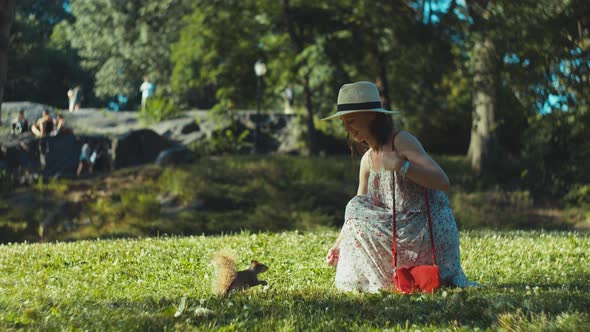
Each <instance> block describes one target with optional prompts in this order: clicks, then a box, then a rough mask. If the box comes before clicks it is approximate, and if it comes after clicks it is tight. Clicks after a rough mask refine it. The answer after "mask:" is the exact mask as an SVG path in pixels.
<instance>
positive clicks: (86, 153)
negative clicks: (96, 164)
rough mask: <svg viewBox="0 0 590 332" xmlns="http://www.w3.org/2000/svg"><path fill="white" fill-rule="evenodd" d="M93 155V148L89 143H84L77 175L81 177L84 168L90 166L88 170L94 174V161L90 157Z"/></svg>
mask: <svg viewBox="0 0 590 332" xmlns="http://www.w3.org/2000/svg"><path fill="white" fill-rule="evenodd" d="M91 156H92V148H91V147H90V144H89V143H84V144H82V149H81V150H80V162H79V163H78V169H77V170H76V176H78V177H80V174H82V171H83V170H84V168H86V167H87V168H88V172H89V173H90V174H92V162H91V160H90V157H91Z"/></svg>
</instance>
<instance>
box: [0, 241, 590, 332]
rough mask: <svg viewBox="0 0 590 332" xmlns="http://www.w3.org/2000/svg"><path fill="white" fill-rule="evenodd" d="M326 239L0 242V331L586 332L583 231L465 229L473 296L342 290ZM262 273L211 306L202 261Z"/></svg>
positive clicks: (589, 266)
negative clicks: (232, 260)
mask: <svg viewBox="0 0 590 332" xmlns="http://www.w3.org/2000/svg"><path fill="white" fill-rule="evenodd" d="M336 235H337V233H336V232H334V231H326V232H322V231H316V232H306V233H302V232H296V231H295V232H293V231H292V232H283V233H275V234H272V233H252V234H251V233H241V234H237V235H226V236H211V237H206V236H195V237H170V238H165V237H164V238H163V237H160V238H143V239H117V240H94V241H78V242H67V243H53V244H49V243H45V244H10V245H3V246H0V330H17V329H26V330H98V331H105V330H114V331H148V330H151V331H164V330H193V329H194V330H199V331H201V330H222V331H234V330H240V331H251V330H266V331H292V330H322V331H324V330H328V331H329V330H353V331H372V330H374V331H381V330H406V329H409V330H421V331H434V330H437V331H438V330H464V331H470V330H474V329H481V330H488V329H490V330H507V331H529V330H534V331H537V330H541V331H558V330H559V331H561V330H569V331H584V330H586V331H588V330H589V329H590V316H589V308H590V286H589V285H588V281H589V280H590V262H589V256H590V254H589V253H590V241H589V240H590V235H589V234H588V233H580V232H539V231H533V232H525V231H510V232H493V231H478V232H463V233H462V237H461V250H462V260H463V267H464V270H465V273H466V274H467V275H468V277H469V278H470V279H471V280H476V281H479V282H480V283H482V284H483V285H484V287H482V288H481V289H466V290H462V289H450V288H447V289H443V290H441V291H439V292H437V293H435V294H434V295H412V296H402V295H395V294H388V293H382V294H373V295H371V294H361V293H342V292H339V291H337V290H335V289H334V287H333V278H334V270H333V269H332V268H330V267H328V266H326V265H325V264H324V262H323V257H324V255H325V252H326V251H327V249H328V248H329V247H330V246H331V244H332V243H333V241H334V239H335V237H336ZM225 248H229V249H231V250H233V251H234V252H235V253H236V255H237V256H238V258H239V262H238V265H239V266H240V268H244V267H245V266H246V265H247V262H248V261H249V260H251V259H258V260H260V261H261V262H263V263H266V264H267V265H268V266H269V267H270V269H269V271H268V272H266V273H265V274H263V275H261V279H263V280H267V281H268V283H269V286H268V287H267V288H263V287H260V286H259V287H255V288H253V289H250V290H249V291H246V292H242V293H236V294H234V295H232V296H231V297H229V298H224V299H218V298H216V297H215V296H213V295H212V294H211V292H210V284H211V280H212V278H213V268H212V266H211V265H210V258H211V255H212V254H213V253H214V252H216V251H217V250H220V249H225Z"/></svg>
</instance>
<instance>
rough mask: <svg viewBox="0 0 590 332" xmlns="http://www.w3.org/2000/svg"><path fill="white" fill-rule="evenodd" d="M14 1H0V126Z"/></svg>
mask: <svg viewBox="0 0 590 332" xmlns="http://www.w3.org/2000/svg"><path fill="white" fill-rule="evenodd" d="M15 4H16V2H15V0H0V124H2V101H3V100H4V84H5V83H6V70H7V65H8V64H7V62H8V61H7V60H8V45H9V43H10V27H11V26H12V21H13V20H14V13H15Z"/></svg>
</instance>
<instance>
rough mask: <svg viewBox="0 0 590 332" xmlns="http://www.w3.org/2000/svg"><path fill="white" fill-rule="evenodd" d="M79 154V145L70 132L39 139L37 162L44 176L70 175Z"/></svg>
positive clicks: (73, 170) (76, 163) (75, 166)
mask: <svg viewBox="0 0 590 332" xmlns="http://www.w3.org/2000/svg"><path fill="white" fill-rule="evenodd" d="M79 155H80V146H79V144H78V142H77V141H76V137H75V136H74V135H72V134H63V135H58V136H54V137H43V138H41V139H39V162H40V164H41V168H42V170H43V174H44V175H45V176H57V177H72V176H73V175H74V174H75V173H76V168H77V167H78V156H79Z"/></svg>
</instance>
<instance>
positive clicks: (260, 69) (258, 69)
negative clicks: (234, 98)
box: [253, 59, 266, 153]
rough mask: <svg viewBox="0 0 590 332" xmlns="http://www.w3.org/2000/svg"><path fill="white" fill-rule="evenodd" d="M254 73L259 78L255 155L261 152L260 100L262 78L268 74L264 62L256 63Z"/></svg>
mask: <svg viewBox="0 0 590 332" xmlns="http://www.w3.org/2000/svg"><path fill="white" fill-rule="evenodd" d="M254 73H256V77H257V78H258V84H257V86H256V131H255V132H254V149H253V151H254V152H255V153H258V152H260V150H259V146H258V140H259V137H260V99H261V98H262V76H264V74H266V65H265V64H264V62H262V60H260V59H259V60H258V61H256V63H255V64H254Z"/></svg>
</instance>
